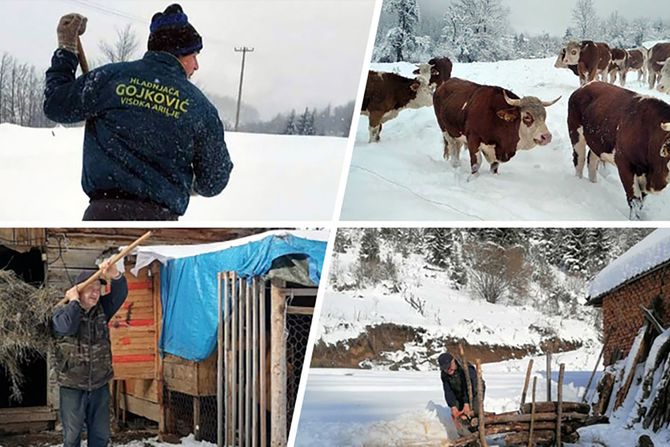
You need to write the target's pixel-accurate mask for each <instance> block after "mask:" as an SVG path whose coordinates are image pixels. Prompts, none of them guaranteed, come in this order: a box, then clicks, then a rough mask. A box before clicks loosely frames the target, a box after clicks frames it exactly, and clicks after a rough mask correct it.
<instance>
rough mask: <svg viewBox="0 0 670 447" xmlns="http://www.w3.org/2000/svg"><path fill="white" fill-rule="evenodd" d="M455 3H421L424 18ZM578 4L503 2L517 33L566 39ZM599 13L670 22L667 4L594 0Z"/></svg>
mask: <svg viewBox="0 0 670 447" xmlns="http://www.w3.org/2000/svg"><path fill="white" fill-rule="evenodd" d="M450 3H451V0H419V4H420V6H421V12H422V14H440V16H443V15H444V11H445V10H446V7H447V6H448V5H449V4H450ZM576 3H577V0H551V1H549V0H503V4H505V5H506V6H507V7H509V9H510V24H511V25H512V27H513V28H514V30H515V31H517V32H525V33H530V34H540V33H544V32H548V33H549V34H551V35H554V36H559V37H563V34H565V29H566V28H567V27H568V26H569V24H570V22H571V20H572V9H573V8H574V7H575V4H576ZM593 4H594V6H595V9H596V12H597V13H598V15H599V16H600V17H602V18H605V17H607V16H609V15H610V14H611V13H612V12H613V11H615V10H618V11H619V13H620V14H621V15H622V16H624V17H626V18H628V19H635V18H638V17H662V18H663V19H670V11H669V10H668V8H667V5H668V2H667V0H594V1H593Z"/></svg>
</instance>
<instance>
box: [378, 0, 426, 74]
mask: <svg viewBox="0 0 670 447" xmlns="http://www.w3.org/2000/svg"><path fill="white" fill-rule="evenodd" d="M384 9H385V11H387V12H389V13H392V14H396V15H397V18H398V21H397V25H396V26H394V27H393V28H391V29H389V30H388V31H387V32H386V36H384V38H382V39H381V41H379V43H378V45H376V47H375V55H374V59H375V60H376V61H379V62H400V61H413V62H418V60H416V55H417V53H426V52H427V51H428V50H429V49H430V46H431V42H430V38H425V37H417V36H416V30H417V25H418V23H419V18H420V15H419V5H418V4H417V2H416V0H386V1H385V2H384Z"/></svg>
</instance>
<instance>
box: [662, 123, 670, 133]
mask: <svg viewBox="0 0 670 447" xmlns="http://www.w3.org/2000/svg"><path fill="white" fill-rule="evenodd" d="M661 129H663V130H665V131H666V132H670V121H668V122H667V123H661Z"/></svg>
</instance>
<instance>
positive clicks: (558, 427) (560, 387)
mask: <svg viewBox="0 0 670 447" xmlns="http://www.w3.org/2000/svg"><path fill="white" fill-rule="evenodd" d="M564 373H565V363H561V365H560V369H559V370H558V409H557V411H556V446H557V447H562V445H563V444H562V443H561V418H562V416H563V374H564Z"/></svg>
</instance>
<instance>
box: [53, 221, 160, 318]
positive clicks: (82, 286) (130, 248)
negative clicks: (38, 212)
mask: <svg viewBox="0 0 670 447" xmlns="http://www.w3.org/2000/svg"><path fill="white" fill-rule="evenodd" d="M151 235H152V232H151V231H147V232H146V233H144V234H143V235H142V236H140V237H139V238H137V239H135V241H133V243H131V244H130V245H128V246H127V247H126V248H124V249H123V250H121V251H120V252H119V253H117V254H115V255H114V256H112V257H111V258H110V260H109V265H112V264H116V263H117V262H119V260H120V259H123V257H124V256H126V255H127V254H128V253H130V252H131V251H133V249H134V248H135V247H137V246H138V245H140V244H141V243H142V242H144V241H145V240H147V239H148V238H149V237H150V236H151ZM100 275H102V269H98V271H97V272H95V273H94V274H92V275H91V276H90V277H89V278H88V279H87V280H86V281H84V282H82V283H80V284H77V286H76V287H77V290H82V289H85V288H86V287H87V286H89V285H90V284H93V282H95V281H97V280H98V278H100ZM68 301H70V299H69V298H67V297H65V298H63V299H62V300H60V301H59V302H58V303H57V304H56V306H60V305H61V304H65V303H67V302H68Z"/></svg>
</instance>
